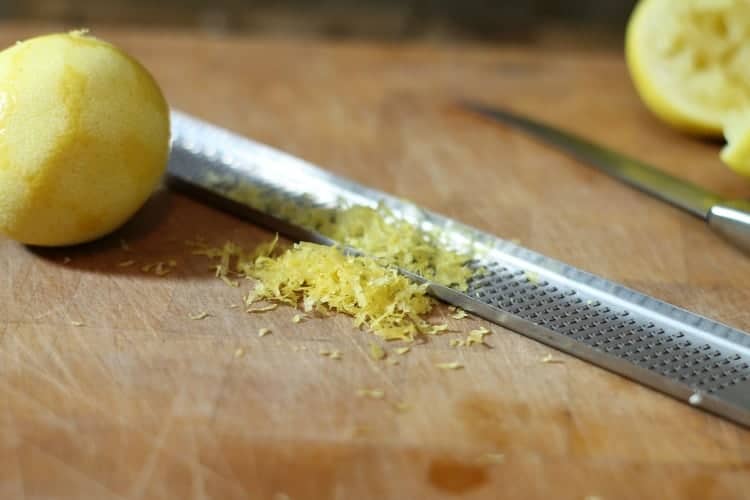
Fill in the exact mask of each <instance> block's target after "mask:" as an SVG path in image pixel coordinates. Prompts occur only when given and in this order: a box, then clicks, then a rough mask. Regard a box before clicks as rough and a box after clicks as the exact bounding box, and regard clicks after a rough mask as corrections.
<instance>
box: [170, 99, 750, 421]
mask: <svg viewBox="0 0 750 500" xmlns="http://www.w3.org/2000/svg"><path fill="white" fill-rule="evenodd" d="M172 141H173V142H172V152H171V157H170V163H169V177H170V182H172V183H173V184H174V185H175V186H177V187H178V188H185V189H189V190H191V191H194V192H196V193H197V194H200V195H202V196H204V197H208V198H209V199H212V200H213V201H215V202H219V203H221V204H223V205H224V206H225V208H228V209H231V210H233V211H235V212H240V213H241V214H242V215H250V216H252V217H253V218H254V220H256V221H258V222H260V223H263V224H266V225H269V226H271V227H272V228H274V229H276V230H278V231H280V232H282V233H286V234H287V235H288V236H290V237H292V238H295V239H308V240H312V241H318V242H322V243H331V242H330V240H328V239H327V238H325V237H324V236H322V235H320V234H317V233H315V232H314V231H310V230H308V229H306V228H302V227H299V226H295V225H294V224H292V223H290V221H289V220H285V218H284V211H283V210H281V209H279V207H283V206H284V205H285V204H289V203H292V204H296V205H299V206H305V205H311V206H320V207H329V208H336V207H343V206H346V205H365V206H370V207H374V206H376V205H377V204H378V203H383V204H385V205H386V206H387V207H388V208H389V209H390V210H392V211H393V213H394V214H396V215H397V216H398V217H400V218H403V219H406V220H408V221H410V222H412V223H413V224H417V225H419V226H420V227H422V228H423V229H425V230H433V229H439V230H440V232H441V234H442V235H443V237H444V239H445V241H444V243H445V244H446V245H449V246H451V247H453V248H455V249H458V250H462V249H463V250H469V249H471V250H473V251H475V252H476V255H478V256H479V257H477V259H476V262H474V263H473V265H476V266H478V267H481V268H483V273H481V274H477V277H476V278H475V279H473V280H471V281H470V284H469V289H468V290H466V291H465V292H460V291H458V290H454V289H452V288H448V287H445V286H441V285H437V284H434V283H430V286H429V290H430V293H432V294H433V295H434V296H436V297H437V298H440V299H442V300H445V301H446V302H449V303H452V304H454V305H457V306H459V307H461V308H463V309H466V310H467V311H469V312H473V313H475V314H477V315H479V316H481V317H484V318H485V319H487V320H490V321H493V322H495V323H497V324H500V325H502V326H505V327H507V328H509V329H511V330H514V331H516V332H518V333H521V334H523V335H526V336H528V337H531V338H533V339H535V340H538V341H540V342H543V343H545V344H548V345H550V346H553V347H555V348H558V349H560V350H562V351H565V352H567V353H570V354H572V355H575V356H577V357H579V358H582V359H584V360H587V361H590V362H592V363H594V364H596V365H598V366H601V367H603V368H606V369H608V370H611V371H613V372H616V373H619V374H621V375H624V376H626V377H629V378H631V379H633V380H636V381H638V382H640V383H642V384H645V385H648V386H650V387H652V388H655V389H657V390H659V391H662V392H664V393H666V394H669V395H671V396H674V397H676V398H678V399H680V400H682V401H684V402H688V403H689V404H691V405H694V406H697V407H700V408H703V409H705V410H708V411H711V412H713V413H715V414H718V415H721V416H724V417H726V418H728V419H731V420H733V421H735V422H738V423H741V424H743V425H746V426H750V335H748V334H747V333H745V332H742V331H740V330H737V329H735V328H731V327H729V326H727V325H724V324H721V323H718V322H716V321H713V320H710V319H708V318H705V317H702V316H699V315H697V314H694V313H691V312H689V311H686V310H684V309H680V308H678V307H676V306H673V305H671V304H668V303H665V302H663V301H660V300H658V299H655V298H653V297H650V296H647V295H644V294H642V293H639V292H637V291H634V290H631V289H629V288H626V287H624V286H622V285H619V284H617V283H614V282H611V281H608V280H606V279H604V278H601V277H598V276H595V275H593V274H590V273H587V272H585V271H582V270H580V269H577V268H574V267H572V266H569V265H567V264H564V263H562V262H559V261H556V260H554V259H551V258H549V257H545V256H543V255H541V254H538V253H535V252H533V251H531V250H528V249H525V248H523V247H521V246H519V245H516V244H513V243H511V242H509V241H506V240H503V239H500V238H497V237H495V236H493V235H490V234H487V233H484V232H481V231H479V230H477V229H474V228H472V227H469V226H466V225H463V224H461V223H459V222H457V221H454V220H451V219H448V218H445V217H443V216H441V215H438V214H435V213H432V212H429V211H426V210H424V209H421V208H420V207H418V206H416V205H414V204H411V203H409V202H406V201H404V200H401V199H398V198H396V197H393V196H390V195H388V194H385V193H382V192H379V191H376V190H373V189H369V188H367V187H364V186H362V185H359V184H357V183H355V182H352V181H350V180H347V179H344V178H341V177H339V176H336V175H334V174H332V173H330V172H326V171H324V170H322V169H320V168H318V167H316V166H314V165H311V164H309V163H306V162H304V161H303V160H300V159H298V158H295V157H293V156H290V155H288V154H285V153H282V152H280V151H277V150H275V149H272V148H270V147H268V146H265V145H262V144H259V143H256V142H253V141H251V140H248V139H246V138H243V137H241V136H239V135H236V134H233V133H231V132H228V131H226V130H224V129H221V128H219V127H216V126H213V125H210V124H207V123H205V122H202V121H200V120H197V119H195V118H192V117H189V116H187V115H185V114H183V113H180V112H177V111H173V112H172ZM247 189H253V190H255V191H256V192H262V193H263V195H264V197H265V199H271V200H275V202H276V203H270V204H267V205H265V206H263V207H258V206H248V204H250V205H252V203H249V202H248V198H247V196H246V193H247ZM406 274H408V275H410V276H412V277H413V278H414V279H417V280H421V281H424V280H423V279H421V278H419V277H417V276H414V275H413V274H411V273H408V272H407V273H406Z"/></svg>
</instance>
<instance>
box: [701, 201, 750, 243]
mask: <svg viewBox="0 0 750 500" xmlns="http://www.w3.org/2000/svg"><path fill="white" fill-rule="evenodd" d="M708 225H709V226H711V228H712V229H713V230H714V231H716V232H717V233H719V234H720V235H721V236H723V237H724V238H726V239H727V240H729V241H731V242H732V243H734V244H735V245H737V246H738V247H739V248H741V249H742V250H744V251H745V252H748V253H750V202H747V201H741V200H737V201H728V202H726V203H721V204H719V205H714V206H713V207H711V210H709V212H708Z"/></svg>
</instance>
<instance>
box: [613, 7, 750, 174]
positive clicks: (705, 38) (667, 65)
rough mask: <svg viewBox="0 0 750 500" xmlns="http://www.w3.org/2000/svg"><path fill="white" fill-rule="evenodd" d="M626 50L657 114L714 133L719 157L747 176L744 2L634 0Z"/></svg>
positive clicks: (749, 129)
mask: <svg viewBox="0 0 750 500" xmlns="http://www.w3.org/2000/svg"><path fill="white" fill-rule="evenodd" d="M625 53H626V59H627V65H628V69H629V71H630V75H631V78H632V80H633V84H634V86H635V88H636V90H637V92H638V94H639V95H640V97H641V99H642V100H643V102H644V103H645V105H646V107H648V108H649V109H650V110H651V111H652V112H653V113H654V114H655V115H656V116H657V117H659V118H660V119H662V120H663V121H664V122H666V123H667V124H669V125H671V126H673V127H675V128H677V129H679V130H682V131H684V132H688V133H692V134H698V135H705V136H716V137H718V136H721V134H722V133H723V134H724V137H725V138H726V140H727V145H726V147H724V149H723V150H722V152H721V160H722V161H723V162H724V163H725V164H727V165H728V166H729V167H730V168H732V169H733V170H735V171H736V172H738V173H740V174H743V175H748V176H750V1H749V0H640V2H639V3H638V4H637V5H636V8H635V10H634V11H633V14H632V15H631V18H630V21H629V23H628V28H627V33H626V41H625Z"/></svg>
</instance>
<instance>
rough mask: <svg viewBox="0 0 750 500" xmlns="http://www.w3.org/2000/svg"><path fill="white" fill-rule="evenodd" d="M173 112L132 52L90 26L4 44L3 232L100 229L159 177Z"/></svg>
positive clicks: (0, 96) (57, 238)
mask: <svg viewBox="0 0 750 500" xmlns="http://www.w3.org/2000/svg"><path fill="white" fill-rule="evenodd" d="M168 150H169V112H168V107H167V103H166V101H165V99H164V97H163V95H162V93H161V91H160V89H159V87H158V85H157V84H156V82H155V81H154V79H153V78H152V77H151V76H150V75H149V73H148V72H147V71H146V70H145V69H144V68H143V67H142V66H141V65H140V64H139V63H138V62H136V61H135V60H134V59H133V58H131V57H130V56H128V55H126V54H125V53H124V52H122V51H121V50H119V49H118V48H116V47H114V46H113V45H111V44H109V43H107V42H104V41H102V40H99V39H96V38H94V37H91V36H88V35H86V34H85V33H83V32H72V33H62V34H52V35H45V36H41V37H37V38H32V39H29V40H26V41H24V42H19V43H17V44H15V45H14V46H12V47H9V48H7V49H5V50H3V51H2V52H0V233H3V234H5V235H6V236H8V237H10V238H12V239H15V240H18V241H21V242H23V243H27V244H34V245H46V246H56V245H69V244H75V243H81V242H85V241H89V240H93V239H95V238H98V237H100V236H102V235H104V234H107V233H109V232H111V231H112V230H114V229H116V228H117V227H118V226H120V225H121V224H123V223H124V222H125V221H126V220H127V219H128V218H130V217H131V216H132V215H133V214H134V213H135V212H136V211H137V210H138V209H139V208H140V207H141V206H142V205H143V203H144V202H145V201H146V199H147V198H148V197H149V195H150V194H151V193H152V191H153V190H154V188H155V186H156V185H157V183H158V182H159V179H160V178H161V176H162V174H163V172H164V169H165V167H166V160H167V156H168Z"/></svg>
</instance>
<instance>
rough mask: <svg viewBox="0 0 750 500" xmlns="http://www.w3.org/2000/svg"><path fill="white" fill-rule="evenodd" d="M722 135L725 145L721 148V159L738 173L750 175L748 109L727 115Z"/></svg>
mask: <svg viewBox="0 0 750 500" xmlns="http://www.w3.org/2000/svg"><path fill="white" fill-rule="evenodd" d="M724 136H725V137H726V139H727V145H726V146H724V148H723V149H722V150H721V161H723V162H724V163H725V164H727V165H728V166H729V168H731V169H732V170H734V171H735V172H737V173H738V174H742V175H746V176H748V177H750V111H746V112H744V113H733V114H731V115H729V117H728V118H727V119H726V120H725V123H724Z"/></svg>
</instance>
